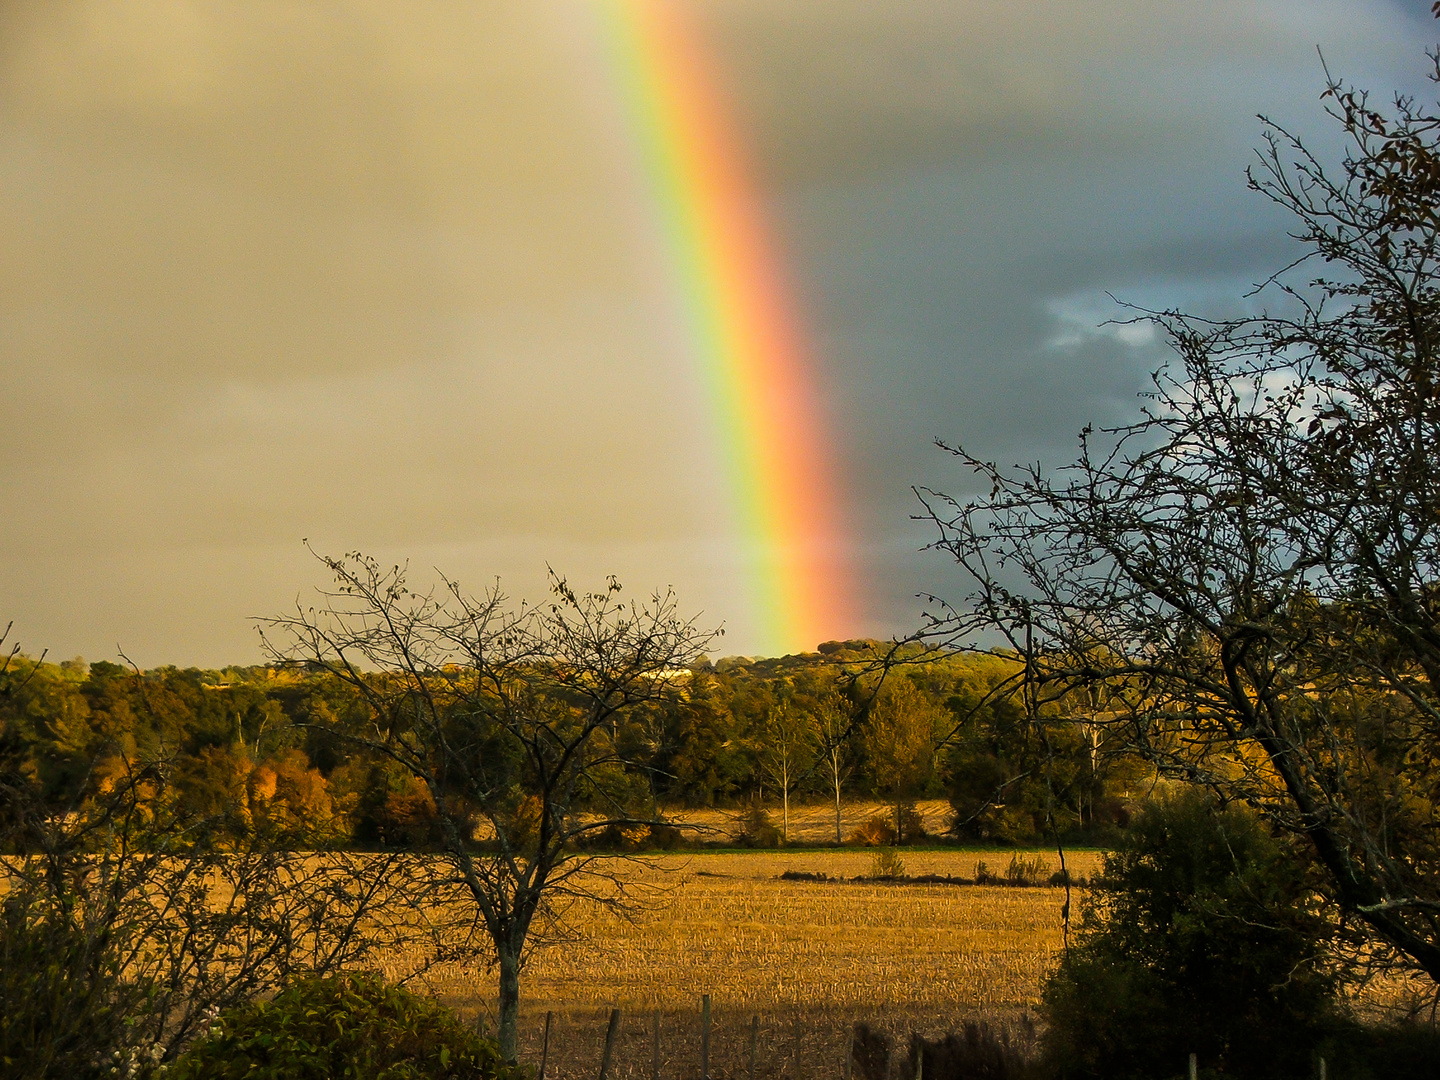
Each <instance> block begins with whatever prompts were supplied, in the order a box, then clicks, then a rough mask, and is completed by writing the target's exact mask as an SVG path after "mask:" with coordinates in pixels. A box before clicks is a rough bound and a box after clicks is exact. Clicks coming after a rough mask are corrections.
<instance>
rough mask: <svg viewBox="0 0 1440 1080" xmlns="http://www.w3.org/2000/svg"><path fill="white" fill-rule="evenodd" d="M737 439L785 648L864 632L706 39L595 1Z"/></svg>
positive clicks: (776, 267)
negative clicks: (704, 46) (856, 625)
mask: <svg viewBox="0 0 1440 1080" xmlns="http://www.w3.org/2000/svg"><path fill="white" fill-rule="evenodd" d="M595 2H596V6H597V7H598V9H599V11H600V13H601V25H602V27H603V33H604V37H605V41H606V46H607V49H608V53H609V61H610V66H611V72H612V75H613V77H614V79H615V81H616V82H617V83H618V84H619V86H620V88H621V92H622V94H623V97H624V108H625V111H626V114H627V118H628V124H629V127H630V134H631V138H632V142H633V145H634V147H635V149H636V152H637V154H638V155H639V157H640V159H641V161H642V164H643V167H644V172H645V175H646V180H647V183H648V184H649V186H650V189H651V190H650V196H651V202H652V204H653V206H654V207H655V209H656V211H657V213H658V218H659V225H660V228H661V231H662V232H663V235H664V240H665V245H666V247H667V249H668V252H667V254H668V258H669V259H670V260H671V263H672V270H673V275H674V278H675V280H676V282H677V283H678V284H679V290H680V291H679V297H678V299H679V302H680V305H681V306H682V308H683V318H684V322H685V325H686V327H687V332H688V337H689V339H690V346H691V349H692V351H693V354H694V356H695V357H696V362H697V364H698V367H699V370H700V372H701V377H702V379H703V381H704V385H705V391H706V394H707V396H708V397H709V399H710V401H711V407H712V411H713V415H714V418H715V424H716V428H717V437H718V438H719V440H720V442H721V445H722V447H723V456H724V460H725V467H726V471H727V473H728V477H727V480H728V484H729V488H730V491H731V494H732V499H733V504H734V513H735V516H736V520H737V523H738V525H739V529H740V532H741V535H742V538H743V543H744V546H745V549H746V552H745V554H746V561H747V564H748V566H747V571H748V576H749V580H750V588H751V591H752V597H751V600H752V603H753V604H754V606H755V610H756V613H757V615H758V619H757V621H758V623H759V628H760V632H761V635H762V641H761V648H762V650H763V651H765V652H767V653H769V654H772V655H773V654H777V653H780V652H794V651H799V650H802V649H813V648H814V647H815V645H816V643H817V642H819V641H821V640H823V639H824V638H827V637H837V636H844V635H846V634H848V633H853V627H854V622H853V618H852V614H853V613H852V604H853V601H854V581H853V575H852V574H851V573H850V572H849V570H848V567H847V566H846V559H845V544H844V539H845V533H844V528H843V526H844V517H845V515H844V514H843V512H842V507H841V503H840V499H839V496H838V485H837V484H836V482H835V475H834V467H835V461H836V455H835V453H834V452H833V449H832V443H831V441H830V439H829V438H828V437H827V433H826V431H825V425H824V423H823V420H822V417H821V415H820V411H819V408H818V402H817V396H818V395H817V394H816V389H815V386H814V385H813V384H814V379H813V378H812V370H813V364H812V360H811V353H810V350H809V349H808V348H807V343H806V341H805V335H804V333H803V331H802V323H801V320H800V319H799V318H798V314H797V311H796V306H795V303H794V301H793V298H792V291H791V289H790V287H789V284H788V281H787V276H786V273H785V268H784V265H783V262H782V260H781V259H780V257H779V254H778V251H777V245H776V243H775V240H774V237H773V235H772V233H771V230H770V229H769V227H768V226H767V223H766V221H765V215H764V213H763V210H762V205H761V200H760V198H759V193H758V191H757V189H756V186H755V184H754V183H753V181H752V178H751V173H750V170H749V168H748V167H747V162H746V156H745V154H744V152H743V149H742V147H741V144H740V142H739V140H738V139H737V138H736V133H735V131H734V128H733V126H732V124H731V123H730V120H729V116H728V115H727V110H726V109H725V107H724V103H723V101H722V96H721V94H720V93H719V90H718V88H719V85H720V84H719V81H718V80H717V78H716V76H715V72H714V69H713V67H712V65H711V63H710V61H709V58H708V57H707V56H706V54H705V52H704V50H703V49H702V48H701V46H700V43H699V40H698V38H697V36H696V35H695V34H694V33H693V32H692V30H691V28H690V27H689V26H688V25H686V22H685V20H684V19H683V17H682V16H681V15H680V14H679V13H678V12H677V10H676V8H677V5H675V4H673V3H670V2H667V0H595Z"/></svg>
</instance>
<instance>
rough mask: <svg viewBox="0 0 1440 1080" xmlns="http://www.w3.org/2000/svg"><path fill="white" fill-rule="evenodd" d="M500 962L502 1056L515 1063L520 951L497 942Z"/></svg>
mask: <svg viewBox="0 0 1440 1080" xmlns="http://www.w3.org/2000/svg"><path fill="white" fill-rule="evenodd" d="M495 952H496V954H497V956H498V958H499V961H500V1030H499V1032H498V1037H499V1042H500V1056H501V1057H502V1058H504V1059H505V1060H506V1061H509V1062H512V1063H513V1062H514V1061H515V1053H516V1048H517V1046H518V1028H519V1025H520V950H519V949H518V948H515V947H512V946H511V945H510V944H509V943H508V942H507V943H505V944H501V943H499V942H496V948H495Z"/></svg>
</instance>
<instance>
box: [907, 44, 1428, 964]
mask: <svg viewBox="0 0 1440 1080" xmlns="http://www.w3.org/2000/svg"><path fill="white" fill-rule="evenodd" d="M1437 74H1440V62H1437ZM1325 99H1326V100H1327V102H1328V104H1327V111H1328V112H1329V114H1330V115H1331V116H1332V117H1333V118H1334V119H1335V120H1336V121H1337V122H1338V123H1339V124H1340V126H1341V127H1342V129H1343V132H1344V134H1345V136H1346V137H1347V138H1348V141H1349V142H1348V145H1349V150H1348V152H1347V154H1346V155H1345V157H1344V159H1343V161H1341V163H1340V165H1339V167H1338V170H1334V171H1327V169H1326V168H1325V167H1323V166H1322V164H1321V162H1320V161H1319V160H1317V159H1316V158H1315V157H1314V156H1312V154H1311V153H1310V152H1309V151H1308V150H1307V149H1306V148H1305V146H1304V145H1302V143H1301V142H1300V141H1299V140H1298V139H1295V138H1293V137H1291V136H1290V135H1288V134H1287V133H1286V132H1285V131H1284V130H1282V129H1281V128H1279V127H1277V126H1275V125H1273V124H1270V123H1269V122H1266V136H1265V139H1266V141H1265V145H1264V147H1263V148H1262V150H1261V152H1260V155H1259V162H1258V164H1257V165H1255V166H1254V167H1253V168H1252V170H1251V174H1250V184H1251V187H1252V188H1253V189H1254V190H1256V191H1258V192H1260V193H1262V194H1263V195H1265V196H1267V197H1268V198H1270V199H1271V200H1273V201H1274V202H1275V203H1277V204H1278V205H1280V206H1281V207H1283V208H1285V209H1286V210H1288V211H1289V212H1290V213H1291V214H1292V215H1293V218H1294V221H1295V222H1296V225H1297V228H1296V230H1295V232H1294V234H1293V235H1294V236H1295V238H1296V239H1297V240H1298V241H1299V242H1300V243H1301V245H1302V249H1303V250H1302V252H1301V255H1300V258H1299V259H1298V260H1297V262H1296V263H1294V264H1292V266H1291V267H1288V268H1286V270H1284V271H1282V272H1281V273H1280V274H1277V275H1276V276H1275V277H1273V278H1271V279H1269V281H1267V282H1266V283H1265V286H1264V288H1266V289H1267V290H1269V291H1270V292H1271V293H1273V303H1275V305H1276V306H1277V311H1278V312H1279V314H1267V315H1264V316H1261V317H1258V318H1250V319H1243V320H1236V321H1225V322H1213V321H1206V320H1202V319H1198V318H1193V317H1188V316H1186V315H1183V314H1181V313H1177V312H1142V313H1140V316H1141V317H1144V318H1149V319H1151V320H1153V322H1154V323H1155V324H1156V325H1158V326H1159V327H1160V328H1161V329H1162V330H1163V331H1164V332H1165V333H1166V334H1167V335H1168V337H1169V341H1170V343H1171V345H1172V346H1173V348H1174V350H1175V353H1176V355H1177V359H1178V363H1176V364H1175V365H1173V366H1172V367H1170V368H1167V369H1164V370H1162V371H1160V372H1158V373H1156V375H1155V376H1154V385H1153V389H1152V391H1151V393H1150V394H1149V395H1148V397H1149V400H1148V402H1147V403H1146V404H1145V406H1144V407H1143V409H1142V410H1141V414H1140V416H1139V418H1138V419H1137V420H1135V421H1134V422H1133V423H1131V424H1129V425H1126V426H1124V427H1121V428H1118V429H1115V430H1110V431H1099V432H1097V431H1094V430H1091V429H1088V428H1087V429H1086V431H1085V432H1084V433H1083V435H1082V438H1081V445H1080V452H1079V456H1078V458H1077V460H1075V461H1074V462H1073V463H1071V464H1069V465H1067V466H1065V467H1063V468H1060V469H1058V470H1054V471H1046V470H1044V469H1042V468H1040V467H1039V466H1035V467H1031V468H1022V469H1005V468H1000V467H997V466H996V465H995V464H994V463H992V462H987V461H985V460H982V459H980V458H977V457H975V456H973V455H972V454H970V453H968V452H967V451H965V450H963V449H961V448H958V447H949V448H948V449H951V450H952V452H953V453H954V454H955V455H956V456H957V457H959V459H960V460H961V461H962V463H963V464H964V465H965V466H967V467H968V468H969V469H971V470H973V471H974V472H975V473H978V474H979V479H980V481H981V482H982V483H983V485H984V490H986V491H987V492H988V494H987V495H984V496H982V497H980V498H978V499H975V500H973V501H970V502H963V501H961V500H960V499H956V498H950V497H947V496H945V495H941V494H937V493H934V492H922V498H924V499H925V501H926V506H927V509H928V511H929V515H930V517H931V518H932V519H933V520H934V522H935V523H936V524H937V525H938V526H939V530H940V533H939V539H938V542H937V546H939V547H940V548H943V549H945V550H946V551H948V552H949V553H951V554H952V555H953V556H954V557H955V559H956V560H957V561H958V564H959V566H960V568H961V569H962V571H963V572H964V573H965V574H966V575H967V576H968V578H969V580H970V582H971V583H972V591H971V592H970V594H969V596H968V597H967V598H966V600H965V601H964V602H963V603H961V604H957V605H956V606H954V607H953V608H943V607H942V609H941V611H940V612H939V613H938V614H937V616H936V619H935V621H934V623H933V624H932V626H931V627H930V630H931V631H932V632H933V633H934V634H936V635H940V636H942V637H948V638H949V639H950V640H955V641H972V642H974V641H979V640H982V639H983V636H984V635H989V642H990V643H993V641H994V635H995V633H996V632H997V631H998V632H999V633H1000V634H1001V635H1003V636H1004V638H1006V639H1007V640H1008V641H1009V643H1010V645H1011V646H1012V647H1013V648H1014V650H1015V651H1016V653H1017V654H1019V655H1021V656H1024V657H1025V658H1026V659H1027V671H1026V679H1027V683H1028V684H1029V685H1030V688H1031V689H1032V690H1033V692H1034V693H1036V694H1037V695H1038V696H1039V699H1041V700H1048V701H1056V700H1060V699H1062V698H1064V697H1065V695H1067V694H1069V693H1071V692H1072V691H1075V690H1081V689H1087V690H1088V689H1090V688H1095V689H1096V690H1097V691H1098V692H1099V693H1101V694H1102V695H1103V699H1104V702H1105V710H1106V711H1105V712H1100V713H1096V714H1094V716H1093V721H1092V722H1093V723H1094V725H1095V726H1096V727H1097V728H1104V729H1106V730H1105V734H1106V738H1107V744H1108V745H1113V746H1116V747H1119V748H1123V749H1125V750H1128V751H1138V752H1139V753H1141V754H1143V755H1144V756H1145V757H1146V758H1148V759H1149V760H1150V761H1151V762H1153V763H1154V764H1156V765H1157V766H1159V767H1160V768H1161V769H1162V770H1163V771H1164V772H1166V773H1169V774H1172V775H1175V776H1179V777H1182V778H1184V779H1186V780H1189V781H1192V782H1195V783H1198V784H1203V785H1206V786H1209V787H1211V788H1213V789H1215V790H1216V791H1217V792H1219V793H1221V794H1222V795H1223V796H1224V797H1225V798H1227V799H1243V800H1245V801H1247V802H1250V803H1251V804H1253V805H1256V806H1259V807H1261V808H1263V809H1264V810H1265V811H1266V812H1267V813H1268V814H1269V816H1270V818H1271V820H1272V821H1273V822H1275V823H1277V824H1278V825H1280V826H1281V827H1283V828H1285V829H1288V830H1291V831H1292V832H1294V833H1296V834H1298V835H1300V836H1302V837H1305V838H1307V839H1308V841H1309V844H1310V846H1311V849H1312V850H1313V852H1314V855H1315V859H1316V861H1317V863H1318V865H1319V866H1320V867H1321V868H1323V870H1324V872H1325V876H1326V878H1327V880H1328V889H1329V892H1330V894H1331V896H1332V897H1333V899H1334V900H1335V901H1336V902H1337V903H1338V905H1339V906H1340V908H1341V910H1342V911H1343V912H1345V913H1346V917H1347V918H1350V919H1354V920H1358V921H1359V923H1360V924H1361V925H1362V926H1364V927H1367V928H1368V930H1369V931H1370V933H1371V934H1372V935H1373V937H1374V939H1375V940H1376V941H1378V942H1380V943H1382V944H1384V945H1386V946H1388V947H1389V949H1390V950H1392V952H1391V955H1392V956H1394V957H1398V958H1399V960H1400V961H1401V962H1402V963H1403V964H1404V965H1407V966H1409V967H1410V968H1412V969H1414V970H1417V971H1420V972H1424V973H1425V974H1426V975H1427V976H1428V977H1429V979H1430V980H1434V981H1440V846H1437V839H1440V838H1437V835H1436V830H1435V828H1434V822H1435V818H1436V815H1437V809H1440V807H1437V798H1440V577H1437V570H1440V531H1437V529H1440V393H1437V389H1436V388H1437V379H1440V371H1437V364H1436V360H1437V354H1436V344H1437V341H1440V276H1437V261H1436V260H1437V256H1440V115H1437V114H1435V113H1432V112H1428V111H1426V110H1425V109H1422V108H1420V107H1419V106H1418V105H1417V104H1416V103H1415V102H1414V101H1413V100H1412V99H1409V98H1405V97H1400V98H1397V99H1396V100H1395V101H1394V103H1393V108H1392V109H1391V110H1390V112H1389V115H1383V114H1382V113H1381V112H1380V111H1379V110H1377V109H1374V108H1372V107H1371V106H1370V105H1369V104H1368V102H1367V99H1366V97H1365V95H1364V94H1363V93H1359V92H1356V91H1354V90H1352V89H1350V88H1348V87H1346V86H1344V85H1342V84H1340V83H1338V82H1336V81H1334V80H1331V81H1330V82H1329V84H1328V87H1327V89H1326V92H1325ZM1262 119H1263V118H1262ZM1316 260H1318V261H1319V262H1320V263H1323V264H1324V265H1325V266H1326V267H1327V268H1328V269H1327V271H1326V272H1327V273H1328V274H1331V275H1333V276H1332V277H1326V278H1318V279H1313V280H1298V281H1297V280H1296V278H1297V273H1298V271H1297V269H1296V268H1303V266H1304V265H1306V264H1308V262H1311V261H1316Z"/></svg>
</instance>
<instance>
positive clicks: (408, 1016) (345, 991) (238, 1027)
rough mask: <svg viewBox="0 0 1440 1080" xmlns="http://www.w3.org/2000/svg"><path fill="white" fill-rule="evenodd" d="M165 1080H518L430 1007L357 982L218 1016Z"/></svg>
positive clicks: (353, 978) (288, 992) (309, 985)
mask: <svg viewBox="0 0 1440 1080" xmlns="http://www.w3.org/2000/svg"><path fill="white" fill-rule="evenodd" d="M165 1075H166V1080H241V1078H252V1080H253V1078H256V1077H284V1078H285V1080H329V1078H331V1077H345V1078H347V1080H422V1078H423V1080H432V1078H433V1080H442V1078H443V1080H524V1078H525V1077H526V1076H527V1074H526V1073H525V1072H524V1071H523V1070H521V1069H519V1068H517V1067H515V1066H512V1065H507V1064H505V1063H504V1062H503V1061H502V1060H501V1058H500V1051H499V1049H498V1048H497V1047H496V1045H495V1044H494V1043H493V1042H491V1041H490V1040H488V1039H483V1038H481V1037H480V1036H479V1035H477V1034H476V1033H475V1032H474V1031H472V1030H470V1029H469V1028H468V1027H466V1026H464V1025H462V1024H461V1023H460V1021H459V1020H458V1019H456V1017H455V1015H454V1014H453V1013H451V1012H450V1011H449V1010H448V1009H444V1008H442V1007H440V1006H439V1005H436V1004H435V1003H434V1002H432V1001H429V1000H427V999H425V998H422V997H420V996H419V995H417V994H412V993H411V992H410V991H408V990H404V989H402V988H400V987H398V986H390V985H387V984H385V983H384V982H382V981H380V980H379V979H377V978H374V977H372V976H367V975H341V976H336V977H333V978H326V979H306V980H303V981H300V982H296V983H292V984H291V985H290V986H288V987H287V988H286V989H284V990H283V991H281V992H280V993H279V994H277V995H276V996H275V998H274V999H273V1000H271V1001H264V1002H253V1003H251V1004H249V1005H246V1006H243V1007H242V1008H239V1009H236V1010H233V1011H231V1012H228V1013H225V1014H223V1015H222V1016H221V1017H220V1019H219V1020H218V1021H217V1022H216V1025H215V1026H214V1027H213V1028H211V1031H210V1034H209V1035H208V1036H207V1037H206V1038H204V1039H202V1040H201V1041H200V1042H198V1043H196V1044H195V1045H194V1046H192V1047H191V1048H190V1049H189V1050H188V1051H187V1052H186V1053H185V1054H183V1055H182V1056H181V1057H180V1058H179V1059H178V1060H177V1061H176V1062H175V1064H174V1066H172V1067H171V1069H169V1070H168V1071H167V1072H166V1074H165Z"/></svg>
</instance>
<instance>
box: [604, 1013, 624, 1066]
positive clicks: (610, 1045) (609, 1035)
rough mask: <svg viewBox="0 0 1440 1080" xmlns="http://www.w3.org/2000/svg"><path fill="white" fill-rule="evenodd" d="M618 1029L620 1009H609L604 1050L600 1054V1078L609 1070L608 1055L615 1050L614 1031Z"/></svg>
mask: <svg viewBox="0 0 1440 1080" xmlns="http://www.w3.org/2000/svg"><path fill="white" fill-rule="evenodd" d="M619 1030H620V1010H619V1009H611V1010H610V1026H609V1027H608V1028H606V1029H605V1052H604V1053H603V1054H602V1055H601V1056H600V1080H605V1074H606V1073H608V1072H609V1071H610V1055H611V1053H612V1052H613V1051H614V1050H615V1033H616V1032H618V1031H619Z"/></svg>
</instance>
